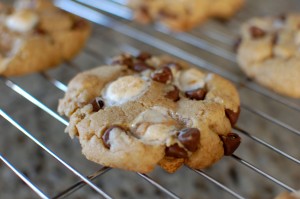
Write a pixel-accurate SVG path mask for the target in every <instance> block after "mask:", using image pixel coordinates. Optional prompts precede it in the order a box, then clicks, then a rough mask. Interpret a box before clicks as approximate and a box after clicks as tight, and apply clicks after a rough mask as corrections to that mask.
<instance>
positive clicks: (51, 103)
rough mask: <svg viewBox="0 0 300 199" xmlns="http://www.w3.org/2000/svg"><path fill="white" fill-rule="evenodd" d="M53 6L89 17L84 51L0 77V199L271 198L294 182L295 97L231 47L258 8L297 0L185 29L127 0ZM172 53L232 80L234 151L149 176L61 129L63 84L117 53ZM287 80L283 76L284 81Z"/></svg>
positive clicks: (299, 182) (298, 181) (250, 7)
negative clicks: (98, 154) (151, 21)
mask: <svg viewBox="0 0 300 199" xmlns="http://www.w3.org/2000/svg"><path fill="white" fill-rule="evenodd" d="M55 4H56V6H58V7H59V8H61V9H63V10H66V11H68V12H71V13H74V14H76V15H79V16H81V17H83V18H86V19H88V20H90V21H91V22H93V23H94V28H93V33H92V36H91V38H90V40H89V42H88V44H87V46H86V48H85V49H84V50H83V52H82V53H81V54H80V55H79V56H78V57H77V58H76V59H74V60H73V61H71V62H69V63H64V64H62V65H61V66H60V67H58V68H56V69H52V70H50V71H47V72H42V73H39V74H32V75H28V76H24V77H18V78H5V77H1V78H0V79H1V81H0V115H1V118H0V124H1V134H0V159H1V163H0V177H1V180H0V198H36V197H41V198H64V197H67V196H68V197H69V198H98V197H103V198H191V199H194V198H274V196H275V195H276V194H278V193H280V192H282V191H295V189H299V188H300V170H299V168H300V167H299V164H300V160H299V159H300V151H299V143H300V142H299V141H300V139H299V135H300V124H299V118H300V101H299V100H296V99H290V98H286V97H283V96H279V95H277V94H275V93H273V92H272V91H269V90H267V89H265V88H263V87H261V86H259V85H258V84H256V83H254V82H252V81H250V80H249V79H247V78H246V77H245V75H244V74H242V73H241V71H240V69H239V68H238V66H237V64H236V62H235V54H234V52H233V50H232V46H233V43H234V41H235V40H236V38H237V34H238V27H239V25H240V24H241V23H242V22H243V21H244V20H246V19H248V18H250V17H252V16H256V15H264V14H279V13H282V12H287V11H291V10H292V9H293V10H296V11H297V10H298V11H299V10H300V5H299V3H298V2H297V1H292V0H290V1H285V0H276V1H273V0H268V1H258V0H255V1H254V0H253V1H248V2H247V4H246V6H245V7H244V8H243V9H242V10H241V11H240V12H239V13H238V14H237V15H236V16H235V17H233V18H232V19H231V20H230V21H227V22H222V21H217V20H209V21H208V22H207V23H206V24H205V25H203V26H201V27H199V28H196V29H194V30H192V31H190V32H188V33H171V32H169V31H168V30H166V29H165V28H163V27H161V26H159V25H153V26H142V25H139V24H136V23H134V22H133V21H132V17H133V14H132V11H131V10H130V9H129V8H128V7H126V5H125V1H124V0H110V1H109V0H102V1H97V0H89V1H83V0H76V1H71V0H57V1H55ZM124 51H125V52H131V53H133V54H136V53H138V52H139V51H149V52H151V53H153V54H169V55H172V56H174V57H177V58H180V59H182V60H185V61H187V62H188V63H190V64H191V65H193V66H196V67H200V68H202V69H204V70H207V71H211V72H215V73H217V74H219V75H221V76H223V77H225V78H227V79H229V80H231V81H232V82H234V83H235V85H236V86H237V88H238V90H239V92H240V95H241V101H242V104H241V110H242V111H241V115H240V119H239V122H238V123H237V125H236V126H235V127H234V129H233V132H236V133H238V134H239V135H240V136H241V137H242V144H241V146H240V147H239V149H238V150H237V151H236V152H235V154H234V155H232V156H228V157H224V158H223V159H222V160H220V161H219V162H218V163H216V164H215V165H213V166H212V167H211V168H208V169H204V170H194V169H191V168H188V167H182V168H181V169H180V170H179V171H177V172H176V173H174V174H167V173H165V172H164V171H163V170H162V169H160V168H156V169H155V171H153V172H152V173H150V174H147V175H146V174H142V173H134V172H128V171H122V170H118V169H111V168H108V167H101V166H100V165H97V164H95V163H92V162H90V161H88V160H86V159H85V158H84V157H83V155H81V153H80V145H79V143H78V141H77V140H76V139H75V140H71V139H69V136H68V135H67V134H64V133H63V131H64V128H65V126H66V125H68V122H67V121H66V120H65V119H64V118H62V117H61V116H59V115H58V114H57V112H56V107H57V101H58V99H59V98H61V97H62V96H63V95H64V92H65V91H66V89H67V87H66V84H67V83H68V81H69V80H70V79H71V78H72V77H73V76H74V75H75V74H77V73H78V72H80V71H82V70H86V69H89V68H92V67H95V66H97V65H103V64H104V63H106V62H107V61H108V59H109V57H112V56H114V55H116V54H119V53H121V52H124ZM283 83H284V82H283Z"/></svg>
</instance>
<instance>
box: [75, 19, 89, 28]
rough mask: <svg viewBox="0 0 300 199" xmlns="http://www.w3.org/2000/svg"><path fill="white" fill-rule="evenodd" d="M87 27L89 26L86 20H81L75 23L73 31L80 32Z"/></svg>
mask: <svg viewBox="0 0 300 199" xmlns="http://www.w3.org/2000/svg"><path fill="white" fill-rule="evenodd" d="M86 25H87V23H86V21H85V20H83V19H79V20H77V21H75V22H74V23H73V26H72V29H73V30H80V29H83V28H84V27H85V26H86Z"/></svg>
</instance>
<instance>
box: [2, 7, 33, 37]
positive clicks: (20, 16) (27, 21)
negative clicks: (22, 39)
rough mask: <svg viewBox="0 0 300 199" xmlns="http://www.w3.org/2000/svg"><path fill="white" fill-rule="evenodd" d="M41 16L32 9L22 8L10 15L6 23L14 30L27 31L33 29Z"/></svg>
mask: <svg viewBox="0 0 300 199" xmlns="http://www.w3.org/2000/svg"><path fill="white" fill-rule="evenodd" d="M38 21H39V17H38V15H37V14H36V13H34V12H33V11H30V10H20V11H17V12H15V13H13V14H12V15H10V16H8V17H7V19H6V22H5V25H6V26H7V27H8V28H9V29H10V30H12V31H16V32H20V33H25V32H28V31H30V30H32V29H33V28H34V27H35V26H36V25H37V23H38Z"/></svg>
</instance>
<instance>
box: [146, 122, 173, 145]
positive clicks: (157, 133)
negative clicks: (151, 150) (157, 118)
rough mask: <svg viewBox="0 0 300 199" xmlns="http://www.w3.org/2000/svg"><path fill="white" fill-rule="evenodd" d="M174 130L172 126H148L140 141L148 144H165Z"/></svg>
mask: <svg viewBox="0 0 300 199" xmlns="http://www.w3.org/2000/svg"><path fill="white" fill-rule="evenodd" d="M174 129H175V128H174V126H170V125H165V124H153V125H150V126H149V127H148V128H147V130H146V132H145V134H144V136H143V137H142V140H144V141H149V142H165V140H166V139H167V138H168V137H169V136H170V135H171V132H172V131H174Z"/></svg>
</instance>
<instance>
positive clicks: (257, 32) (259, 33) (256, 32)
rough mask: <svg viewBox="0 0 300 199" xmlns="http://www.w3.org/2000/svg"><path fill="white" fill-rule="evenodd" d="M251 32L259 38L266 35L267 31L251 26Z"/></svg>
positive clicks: (255, 37) (254, 36)
mask: <svg viewBox="0 0 300 199" xmlns="http://www.w3.org/2000/svg"><path fill="white" fill-rule="evenodd" d="M249 31H250V33H251V36H252V37H253V38H254V39H258V38H262V37H264V36H265V35H266V32H265V31H264V30H262V29H260V28H258V27H256V26H251V27H250V29H249Z"/></svg>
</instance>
